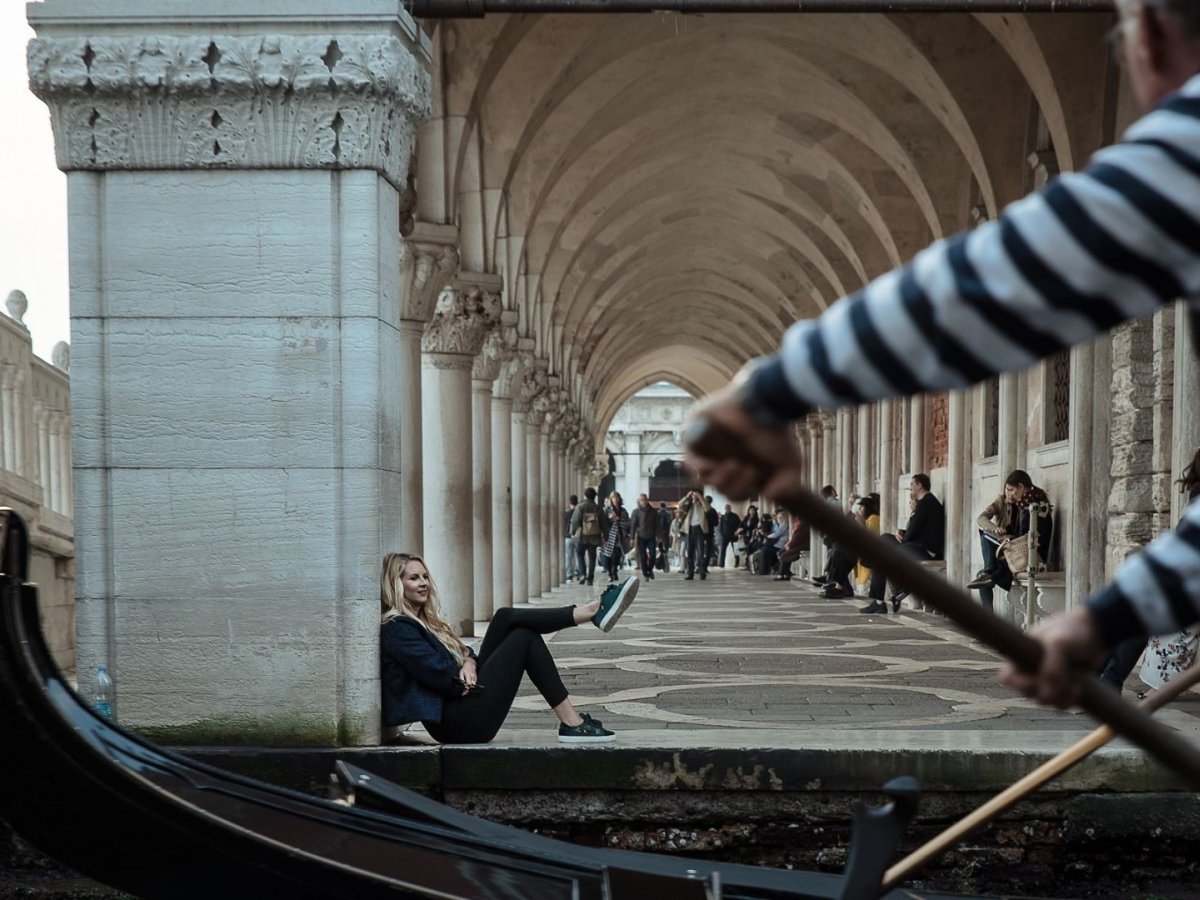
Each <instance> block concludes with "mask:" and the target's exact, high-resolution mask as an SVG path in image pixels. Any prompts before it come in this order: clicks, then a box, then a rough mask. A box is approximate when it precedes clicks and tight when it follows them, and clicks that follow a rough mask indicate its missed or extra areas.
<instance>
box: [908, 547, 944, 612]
mask: <svg viewBox="0 0 1200 900" xmlns="http://www.w3.org/2000/svg"><path fill="white" fill-rule="evenodd" d="M917 565H919V566H920V567H921V568H922V569H927V570H929V571H930V572H937V573H938V574H939V575H941V576H942V577H943V578H945V577H946V561H945V560H944V559H927V560H924V561H922V562H919V563H917ZM901 606H903V607H904V608H905V609H912V610H923V609H924V608H925V601H924V600H922V599H921V598H920V597H919V596H918V595H917V594H909V595H908V596H907V597H905V598H904V602H903V603H902V604H901Z"/></svg>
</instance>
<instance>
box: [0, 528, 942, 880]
mask: <svg viewBox="0 0 1200 900" xmlns="http://www.w3.org/2000/svg"><path fill="white" fill-rule="evenodd" d="M28 554H29V540H28V532H27V530H26V526H25V523H24V522H23V521H22V520H21V518H20V516H19V515H18V514H17V513H15V512H13V511H12V510H7V509H0V564H2V568H3V572H2V574H0V716H2V717H3V721H4V723H5V729H4V733H5V740H4V742H3V745H2V746H3V750H2V751H0V761H2V763H3V765H2V767H0V771H3V773H4V777H5V779H6V781H7V784H6V785H5V789H4V790H3V791H0V819H4V820H6V821H7V822H8V823H9V824H10V825H11V826H12V828H13V829H14V830H15V831H16V833H17V834H19V835H21V836H22V837H23V838H24V839H26V840H27V841H29V842H30V843H31V844H33V845H34V846H36V847H37V848H38V849H40V850H41V851H42V852H44V853H46V854H47V855H49V856H51V857H53V858H55V859H56V860H58V861H60V862H61V863H63V864H64V865H66V866H68V867H70V868H71V869H74V870H75V871H77V872H79V873H81V874H83V875H86V876H88V877H90V878H93V879H95V880H97V881H99V882H102V883H104V884H107V885H110V886H112V887H114V888H117V889H120V890H123V891H128V892H130V893H132V894H134V895H136V896H138V897H143V898H171V900H181V898H205V900H211V898H213V897H274V896H286V897H289V898H294V900H306V898H312V900H318V898H332V897H354V898H375V897H389V898H396V897H442V898H479V900H575V898H578V900H641V898H648V900H650V898H652V900H661V898H662V897H671V898H673V900H674V898H678V900H692V898H695V900H721V898H725V900H735V898H736V900H743V898H744V900H751V898H756V900H784V898H839V897H841V898H866V897H871V898H874V897H878V896H880V888H879V885H880V879H881V877H882V872H883V867H884V866H885V865H886V864H887V862H888V860H889V859H890V858H891V856H892V854H893V853H894V851H895V848H896V845H897V843H898V841H899V839H900V837H901V835H902V833H903V829H904V826H905V825H906V824H907V819H908V818H909V817H911V815H912V813H913V811H914V808H915V801H916V796H915V794H916V788H915V784H913V783H911V782H910V781H909V780H905V779H898V780H897V782H895V783H893V784H892V785H890V786H889V791H890V793H891V794H892V800H891V802H889V803H888V804H886V805H885V806H883V807H882V808H879V809H873V810H872V809H866V808H865V807H864V808H863V809H861V810H860V811H859V814H858V826H860V827H858V828H857V830H856V837H855V843H854V845H853V846H852V850H851V855H850V862H849V864H848V866H847V871H846V873H844V874H842V875H833V874H824V873H818V872H801V871H790V870H779V869H766V868H758V867H755V866H747V865H733V864H724V863H714V862H706V861H702V860H696V859H688V858H680V857H674V856H666V855H659V854H651V853H637V852H633V851H626V850H608V849H595V848H586V847H577V846H574V845H572V844H568V843H565V842H562V841H556V840H552V839H549V838H546V837H542V836H538V835H534V834H529V833H527V832H524V831H521V830H519V829H516V828H510V827H508V826H504V825H500V824H497V823H493V822H489V821H486V820H483V819H480V818H477V817H474V816H470V815H467V814H464V813H461V812H458V811H456V810H453V809H451V808H450V807H447V806H444V805H443V804H440V803H437V802H435V801H433V800H430V799H429V798H426V797H423V796H421V795H420V794H417V793H415V792H413V791H410V790H407V789H405V788H403V787H401V786H399V785H396V784H392V783H390V782H387V781H386V780H384V779H381V778H378V777H376V776H374V775H372V774H370V773H369V772H366V771H365V770H362V769H360V768H357V767H354V766H351V765H348V764H346V763H338V764H337V767H336V772H335V773H331V774H332V775H333V790H332V796H331V799H328V800H326V799H321V798H319V797H314V796H309V795H306V794H302V793H299V792H296V791H291V790H287V789H284V788H280V787H276V786H273V785H270V784H266V783H264V782H261V781H256V780H254V779H251V778H246V777H242V776H239V775H236V774H233V773H230V772H226V771H223V770H220V769H217V768H214V767H211V766H208V765H205V764H202V763H198V762H195V761H193V760H190V759H188V758H186V757H184V756H181V755H179V754H177V753H172V752H170V751H167V750H165V749H163V748H161V747H158V746H156V745H155V744H153V743H151V742H149V741H147V740H145V739H143V738H141V737H139V736H137V735H135V734H132V733H130V732H128V731H126V730H124V729H122V728H121V727H119V726H118V725H115V724H114V723H113V722H111V721H109V720H107V719H105V718H103V717H101V716H98V715H97V714H96V713H95V712H93V711H92V709H91V708H90V707H89V706H88V704H87V703H86V702H85V701H84V700H83V699H82V698H81V697H80V696H79V695H78V694H77V693H76V692H75V691H73V690H72V689H71V688H70V687H69V686H68V685H67V683H66V682H65V680H64V679H63V677H62V674H61V672H60V671H59V670H58V668H57V666H56V665H55V663H54V661H53V659H52V658H51V656H50V653H49V650H48V649H47V646H46V643H45V640H44V638H43V635H42V632H41V626H40V623H39V616H38V592H37V587H36V585H33V584H30V583H28V582H27V572H28ZM886 896H887V897H889V898H910V897H914V896H915V895H914V894H911V893H909V892H908V891H906V890H894V891H891V892H888V893H887V894H886ZM921 896H922V897H941V898H949V897H950V896H951V895H949V894H931V893H928V892H925V891H922V892H921Z"/></svg>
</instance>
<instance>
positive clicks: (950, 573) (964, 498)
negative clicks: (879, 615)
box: [942, 390, 973, 584]
mask: <svg viewBox="0 0 1200 900" xmlns="http://www.w3.org/2000/svg"><path fill="white" fill-rule="evenodd" d="M949 418H950V421H949V431H950V433H949V441H948V446H947V450H946V457H947V459H946V496H945V497H943V498H942V501H943V502H944V503H945V506H946V578H947V579H948V580H949V581H950V583H951V584H966V583H967V582H968V581H970V580H971V574H970V569H971V554H970V547H971V545H970V543H969V541H970V539H971V538H972V537H973V532H972V530H971V529H970V528H969V527H968V523H970V521H971V514H970V510H969V509H968V507H969V505H970V500H971V450H970V447H971V442H970V438H971V392H970V390H961V391H951V392H950V399H949Z"/></svg>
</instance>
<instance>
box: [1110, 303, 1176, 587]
mask: <svg viewBox="0 0 1200 900" xmlns="http://www.w3.org/2000/svg"><path fill="white" fill-rule="evenodd" d="M1173 354H1174V341H1173V326H1172V320H1171V318H1170V317H1168V316H1163V315H1162V314H1161V313H1160V314H1159V315H1157V316H1155V317H1154V318H1153V319H1150V320H1143V321H1139V322H1132V323H1129V324H1127V325H1123V326H1121V327H1120V328H1118V329H1116V330H1115V331H1114V332H1113V334H1112V382H1111V388H1112V390H1111V394H1112V431H1111V435H1110V440H1111V446H1112V466H1111V470H1110V472H1111V475H1112V488H1111V490H1110V491H1109V496H1108V528H1107V540H1106V560H1105V574H1106V576H1107V577H1108V578H1111V577H1112V576H1113V574H1114V573H1115V572H1116V569H1117V567H1118V566H1119V565H1120V564H1121V562H1123V561H1124V560H1125V558H1126V557H1128V556H1129V555H1130V554H1132V553H1134V552H1136V551H1137V550H1140V549H1141V548H1142V547H1144V546H1145V545H1146V544H1147V543H1149V541H1150V540H1151V539H1152V538H1153V537H1154V536H1155V535H1156V534H1158V533H1159V532H1161V531H1162V530H1163V529H1164V528H1166V527H1167V525H1168V524H1169V519H1170V503H1171V501H1170V487H1169V485H1170V481H1171V475H1170V473H1169V472H1168V471H1167V469H1168V467H1169V466H1170V406H1169V403H1170V398H1171V392H1172V388H1171V379H1172V366H1173ZM1164 402H1165V404H1166V405H1163V404H1164Z"/></svg>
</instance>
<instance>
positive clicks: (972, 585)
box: [967, 575, 996, 591]
mask: <svg viewBox="0 0 1200 900" xmlns="http://www.w3.org/2000/svg"><path fill="white" fill-rule="evenodd" d="M995 583H996V582H994V581H992V577H991V576H990V575H980V576H979V577H978V578H976V579H975V580H974V581H971V582H968V583H967V590H968V591H977V590H979V589H980V588H990V587H992V586H993V585H994V584H995Z"/></svg>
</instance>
